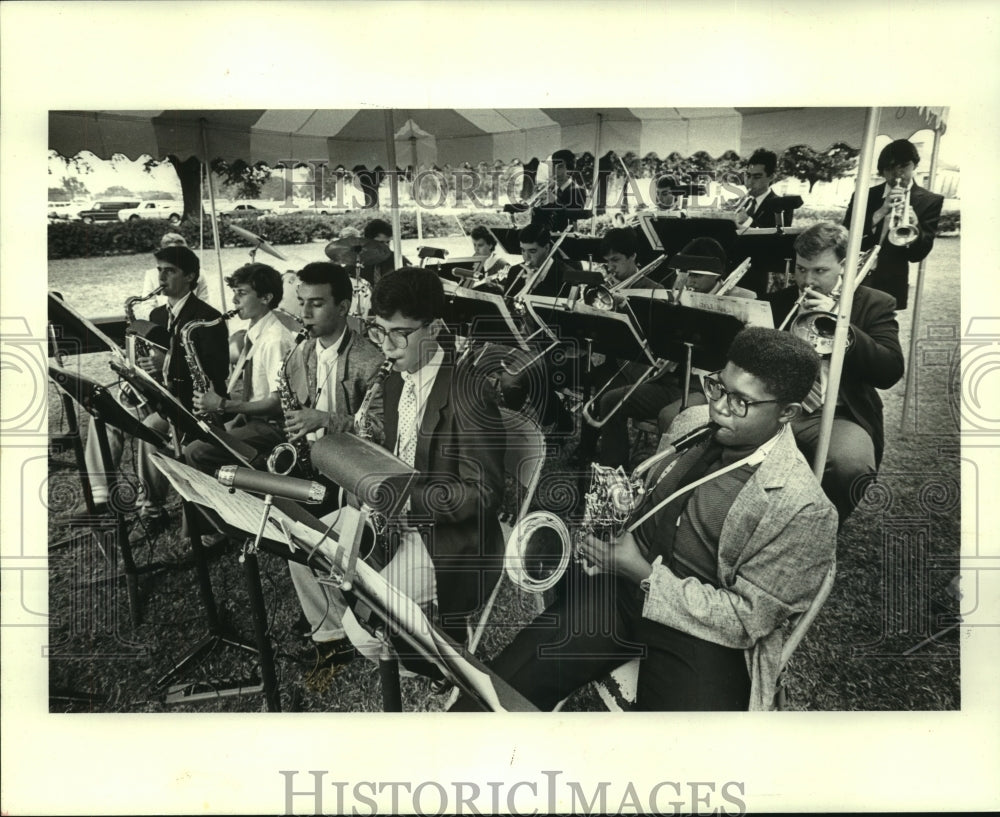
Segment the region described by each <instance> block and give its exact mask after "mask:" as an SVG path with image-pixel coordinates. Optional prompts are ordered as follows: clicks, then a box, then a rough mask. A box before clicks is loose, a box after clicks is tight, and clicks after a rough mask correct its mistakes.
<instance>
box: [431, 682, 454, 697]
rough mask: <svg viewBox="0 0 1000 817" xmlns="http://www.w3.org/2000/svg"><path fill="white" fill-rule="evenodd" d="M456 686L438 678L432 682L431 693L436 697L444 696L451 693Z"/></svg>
mask: <svg viewBox="0 0 1000 817" xmlns="http://www.w3.org/2000/svg"><path fill="white" fill-rule="evenodd" d="M454 686H455V685H454V684H453V683H452V682H451V681H449V680H448V679H447V678H438V679H437V680H436V681H431V692H433V693H434V694H435V695H444V694H445V693H446V692H450V691H451V690H452V689H453V688H454Z"/></svg>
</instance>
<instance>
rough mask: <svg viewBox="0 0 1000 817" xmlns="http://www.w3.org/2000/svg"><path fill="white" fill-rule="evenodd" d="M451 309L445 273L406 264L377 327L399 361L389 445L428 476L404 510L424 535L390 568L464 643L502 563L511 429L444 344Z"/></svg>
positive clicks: (375, 332) (392, 380) (407, 544)
mask: <svg viewBox="0 0 1000 817" xmlns="http://www.w3.org/2000/svg"><path fill="white" fill-rule="evenodd" d="M444 307H445V300H444V290H443V288H442V286H441V281H440V279H439V278H438V276H437V274H436V273H435V272H433V271H432V270H430V269H420V268H416V267H404V268H402V269H398V270H395V271H393V272H390V273H387V274H386V275H385V276H383V277H382V278H381V279H380V280H379V282H378V283H377V284H376V285H375V288H374V290H373V291H372V308H371V311H372V315H373V317H372V318H371V319H370V320H369V322H368V324H367V331H368V338H369V340H371V341H372V342H373V343H375V344H376V345H377V346H379V347H380V349H381V351H382V353H383V354H384V355H385V358H386V359H387V360H391V361H392V363H393V372H392V374H390V375H389V377H388V378H387V379H386V381H385V384H384V392H383V400H382V406H381V413H382V417H381V418H379V419H381V423H380V425H381V427H382V428H383V431H384V439H383V441H382V444H383V445H384V446H385V448H387V449H388V450H389V451H391V452H392V453H394V454H395V455H396V456H398V457H399V458H400V459H402V460H403V461H404V462H406V463H408V464H410V465H412V466H413V467H414V468H415V469H416V470H417V471H418V472H419V474H420V476H419V478H418V479H417V482H416V486H415V487H414V488H413V490H412V492H411V494H410V500H409V503H408V507H407V509H406V510H405V511H404V513H405V515H406V520H405V523H406V525H407V526H408V527H409V528H410V529H411V534H412V533H416V532H417V531H419V535H417V536H414V535H410V536H404V537H403V542H402V544H401V545H400V548H399V550H398V551H397V553H396V555H395V557H394V558H393V559H392V561H391V562H390V563H389V565H388V566H387V567H386V569H385V570H384V571H383V574H384V575H385V576H386V577H387V578H388V579H389V580H390V581H391V582H392V583H393V584H395V585H396V586H397V587H398V588H399V589H400V590H402V591H403V592H404V593H406V594H407V595H408V596H410V598H411V599H413V600H414V601H415V602H417V603H418V604H421V605H424V606H426V607H428V608H432V607H434V606H436V608H437V614H438V616H439V618H440V624H441V629H442V630H443V631H444V632H445V633H447V634H448V635H449V636H451V637H452V638H453V639H455V640H456V641H457V642H459V643H462V642H463V641H464V640H465V621H466V617H467V616H468V615H469V614H471V613H473V612H474V611H476V610H477V609H478V608H479V607H480V605H481V603H482V602H483V601H484V600H485V599H486V597H487V596H488V595H489V593H490V591H491V590H492V588H493V586H494V584H495V583H496V581H497V579H498V578H499V575H500V568H501V566H502V553H503V546H504V543H503V537H502V534H501V531H500V523H499V520H498V519H497V510H498V509H499V507H500V502H501V500H502V498H503V493H504V471H503V459H504V447H505V440H506V435H505V432H504V427H503V423H502V421H501V419H500V410H499V408H498V407H497V403H496V400H495V398H494V396H493V394H492V393H491V391H490V389H489V388H488V386H487V384H486V382H485V381H484V380H482V378H480V377H478V376H477V375H476V374H475V373H474V372H473V370H472V369H471V367H467V366H457V365H456V363H455V353H454V348H453V346H452V344H450V343H447V342H444V336H443V335H442V333H443V331H444V329H445V326H444V321H443V315H444ZM373 414H374V412H373ZM344 629H345V630H346V631H347V633H348V636H349V637H350V638H351V640H352V641H353V642H354V643H355V645H356V646H357V647H358V649H359V651H361V652H363V653H365V654H368V655H369V656H370V657H377V646H378V645H377V642H373V641H372V639H371V638H370V637H369V636H368V635H367V633H365V631H364V630H362V629H361V628H360V627H359V626H358V624H357V622H356V621H355V620H354V618H353V615H351V614H350V613H348V614H346V615H345V616H344ZM414 666H416V665H414Z"/></svg>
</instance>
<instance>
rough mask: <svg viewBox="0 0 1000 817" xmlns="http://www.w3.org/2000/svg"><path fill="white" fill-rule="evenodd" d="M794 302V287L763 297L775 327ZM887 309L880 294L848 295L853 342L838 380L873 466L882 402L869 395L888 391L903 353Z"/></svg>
mask: <svg viewBox="0 0 1000 817" xmlns="http://www.w3.org/2000/svg"><path fill="white" fill-rule="evenodd" d="M798 297H799V290H798V287H794V286H792V287H787V288H786V289H783V290H780V291H779V292H774V293H772V294H771V295H769V296H768V297H767V300H768V301H770V303H771V312H772V314H773V316H774V325H775V326H778V325H779V324H780V323H781V321H783V320H784V319H785V316H786V315H787V314H788V312H789V310H790V309H791V308H792V304H794V303H795V301H796V299H797V298H798ZM893 306H894V305H893V300H892V297H891V296H889V295H886V294H885V293H884V292H879V291H878V290H875V289H869V288H868V287H863V286H859V287H858V288H857V289H856V290H854V303H853V305H852V306H851V330H852V333H853V338H854V341H853V343H852V344H851V347H850V348H849V349H848V350H847V353H846V355H845V356H844V371H843V373H842V375H841V378H840V397H841V399H842V400H843V401H844V404H845V406H846V408H847V411H848V413H849V414H850V416H851V417H852V418H853V419H854V421H855V422H856V423H857V424H858V425H859V426H861V427H862V428H863V429H864V430H865V431H867V432H868V434H869V435H870V436H871V438H872V442H873V443H874V444H875V463H876V465H877V464H879V463H880V462H881V461H882V452H883V450H884V448H885V434H884V431H883V425H882V399H881V398H880V397H879V396H878V392H876V391H875V390H876V389H889V388H892V386H894V385H895V384H896V383H897V382H899V379H900V378H901V377H902V376H903V350H902V349H901V348H900V345H899V324H898V323H896V313H895V310H894V309H893Z"/></svg>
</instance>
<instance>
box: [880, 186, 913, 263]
mask: <svg viewBox="0 0 1000 817" xmlns="http://www.w3.org/2000/svg"><path fill="white" fill-rule="evenodd" d="M889 195H890V196H893V197H894V198H895V199H896V201H895V202H894V203H893V205H892V212H891V213H889V232H888V233H887V237H888V239H889V243H890V244H892V245H893V246H895V247H908V246H909V245H910V244H912V243H913V242H914V241H916V240H917V233H918V230H917V228H916V227H914V226H913V225H912V224H910V191H909V190H908V189H904V188H903V184H902V179H896V180H895V182H894V183H893V186H892V190H891V191H890V194H889Z"/></svg>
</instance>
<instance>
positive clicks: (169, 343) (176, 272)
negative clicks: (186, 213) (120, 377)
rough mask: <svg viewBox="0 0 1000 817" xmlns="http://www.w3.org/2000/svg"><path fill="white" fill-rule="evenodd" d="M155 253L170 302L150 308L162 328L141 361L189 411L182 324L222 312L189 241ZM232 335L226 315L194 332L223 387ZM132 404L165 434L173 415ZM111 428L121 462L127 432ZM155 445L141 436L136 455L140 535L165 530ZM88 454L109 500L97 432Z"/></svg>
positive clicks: (98, 490)
mask: <svg viewBox="0 0 1000 817" xmlns="http://www.w3.org/2000/svg"><path fill="white" fill-rule="evenodd" d="M153 255H154V258H155V259H156V266H157V270H158V271H159V278H158V280H157V284H158V285H159V286H162V287H163V298H164V299H165V301H166V303H165V304H163V305H161V306H157V307H155V308H154V309H153V311H152V312H151V313H150V316H149V317H150V321H151V322H152V323H153V324H155V325H156V327H157V328H158V329H159V331H158V332H156V333H155V334H154V336H152V337H150V338H149V339H148V340H150V341H151V342H152V344H155V345H151V346H150V354H149V355H148V356H140V357H139V358H137V360H136V363H138V365H139V366H140V367H141V368H142V369H143V370H144V371H145V372H146V373H147V374H149V375H150V376H151V377H153V379H155V380H158V381H159V382H161V383H163V384H164V385H165V386H166V388H167V390H168V391H170V393H171V394H173V395H174V396H175V397H176V398H177V399H178V400H179V401H180V402H181V403H182V404H183V405H184V407H185V408H187V409H188V410H189V411H190V409H191V407H192V393H193V385H192V377H191V372H190V369H189V368H188V360H187V356H186V354H185V351H184V348H183V346H182V345H181V330H182V329H183V328H184V327H185V326H186V325H187V324H188V323H190V322H191V321H196V320H198V321H200V320H217V319H219V318H220V317H221V316H220V314H219V311H218V310H217V309H215V308H214V307H212V306H209V305H208V304H207V303H205V302H204V301H202V300H201V299H200V298H198V296H197V295H195V294H194V289H195V287H196V286H197V283H198V281H199V279H200V274H201V265H200V262H199V260H198V256H197V255H195V253H194V252H192V251H191V250H190V249H188V248H187V247H184V246H178V245H172V246H167V247H164V248H162V249H160V250H157V251H156V252H155V253H154V254H153ZM228 337H229V332H228V329H227V328H226V325H225V322H223V321H219V322H218V323H217V324H216V325H214V326H209V327H205V328H203V329H201V330H199V331H196V332H195V333H194V334H193V335H192V337H191V342H192V344H193V345H194V348H195V353H196V354H197V355H198V360H199V361H200V363H201V367H202V370H203V373H204V376H205V377H206V378H208V380H209V382H211V383H212V384H213V386H215V387H216V388H222V387H224V386H225V382H226V372H227V370H228V368H229V353H228ZM130 410H131V411H132V412H133V413H134V414H135V415H136V416H137V417H139V416H140V415H141V418H142V419H143V422H145V424H146V425H148V426H150V427H151V428H154V429H155V430H156V431H158V432H160V433H161V434H166V432H167V431H168V429H169V422H168V421H169V420H170V418H164V417H160V416H159V415H157V414H151V415H148V416H147V413H146V412H147V410H146V409H143V410H141V411H140V410H137V409H130ZM108 432H109V433H108V441H109V443H110V447H111V454H112V460H113V461H114V463H115V465H116V467H117V464H118V462H119V460H120V458H121V452H122V448H123V442H124V435H123V434H122V433H121V432H116V431H114V430H113V429H111V428H109V429H108ZM153 450H155V449H154V448H153V447H152V446H151V445H150V444H149V443H145V442H142V443H140V444H139V449H138V455H137V458H136V471H137V474H138V476H139V478H140V482H141V484H142V489H143V499H142V501H141V504H140V511H139V516H140V520H141V521H142V522H143V525H142V527H141V528H139V529H137V530H136V531H135V532H134V533H133V536H134V537H135V538H136V539H137V540H138V539H141V538H145V536H146V535H152V534H154V533H156V532H158V531H159V530H162V529H163V528H164V527H165V526H166V524H167V521H168V520H167V516H166V512H165V511H164V510H163V507H162V506H163V503H164V501H165V499H166V496H167V492H168V490H169V484H168V483H167V481H166V478H165V477H164V476H163V475H162V474H161V473H160V471H159V470H158V469H157V468H155V467H154V466H153V465H152V463H151V461H150V459H149V454H150V453H151V452H152V451H153ZM86 456H87V467H88V470H89V471H90V474H91V482H92V486H93V489H94V500H95V502H97V503H101V505H105V506H106V503H107V498H108V486H107V477H106V475H105V474H104V468H103V464H102V463H101V455H100V451H99V449H98V446H97V438H96V435H94V434H91V435H89V436H88V438H87V448H86ZM101 505H99V508H100V507H101Z"/></svg>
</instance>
